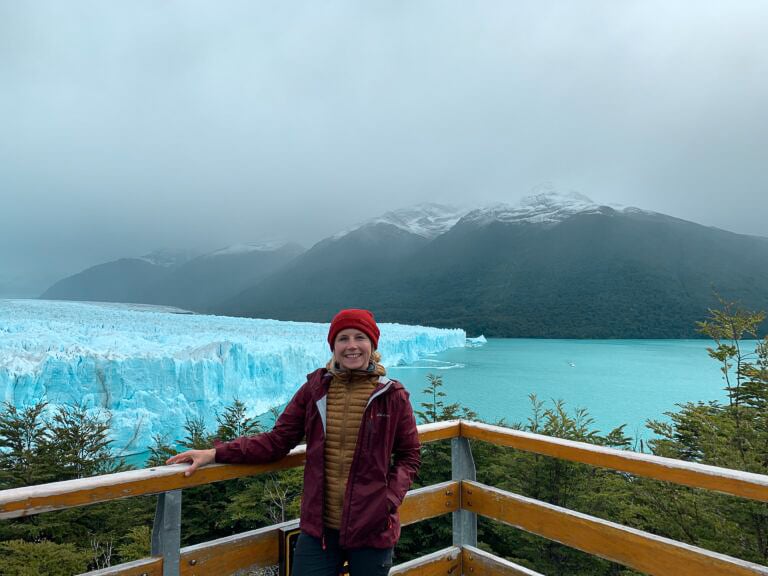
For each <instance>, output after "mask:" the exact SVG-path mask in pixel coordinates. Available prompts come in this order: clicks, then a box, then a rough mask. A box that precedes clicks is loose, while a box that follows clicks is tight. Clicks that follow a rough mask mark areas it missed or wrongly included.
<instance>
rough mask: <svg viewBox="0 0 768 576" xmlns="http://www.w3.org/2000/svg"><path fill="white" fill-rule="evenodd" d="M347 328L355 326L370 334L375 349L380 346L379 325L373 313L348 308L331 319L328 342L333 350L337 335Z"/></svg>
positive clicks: (367, 334)
mask: <svg viewBox="0 0 768 576" xmlns="http://www.w3.org/2000/svg"><path fill="white" fill-rule="evenodd" d="M347 328H355V329H357V330H360V332H363V333H364V334H365V335H366V336H368V338H370V340H371V344H373V349H374V350H376V348H378V347H379V327H378V326H376V320H374V318H373V313H372V312H370V311H368V310H360V309H357V308H347V309H346V310H342V311H341V312H339V313H338V314H336V316H334V317H333V320H331V328H330V329H329V330H328V344H330V345H331V350H333V343H334V341H335V340H336V335H337V334H338V333H339V332H341V331H342V330H345V329H347Z"/></svg>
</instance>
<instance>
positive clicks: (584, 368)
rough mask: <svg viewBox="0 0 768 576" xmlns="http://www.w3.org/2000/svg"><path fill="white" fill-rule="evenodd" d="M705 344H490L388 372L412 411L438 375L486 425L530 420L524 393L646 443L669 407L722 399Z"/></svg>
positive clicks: (720, 383)
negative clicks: (583, 411)
mask: <svg viewBox="0 0 768 576" xmlns="http://www.w3.org/2000/svg"><path fill="white" fill-rule="evenodd" d="M711 344H712V343H711V341H709V340H537V339H489V340H488V343H487V344H485V345H484V346H482V347H479V348H454V349H451V350H447V351H445V352H442V353H440V354H437V355H435V356H432V357H430V358H428V359H426V360H424V361H421V362H419V363H418V364H417V365H415V366H403V367H396V368H390V369H389V370H388V375H390V376H392V377H393V378H397V379H398V380H401V381H402V382H403V383H404V384H405V385H406V387H407V388H408V390H409V391H410V392H411V401H412V403H413V405H414V407H416V408H418V407H419V403H420V402H423V401H425V400H426V399H427V398H426V395H425V394H423V393H422V390H423V389H424V388H425V387H426V386H427V384H428V382H427V378H426V375H427V374H429V373H430V372H431V373H433V374H437V375H440V376H442V377H443V383H444V386H443V391H445V392H446V393H447V394H448V397H447V398H446V399H445V400H446V401H447V402H459V403H461V404H462V405H463V406H467V407H469V408H471V409H473V410H475V411H476V412H477V413H478V414H479V415H480V417H481V418H483V419H484V420H485V421H488V422H496V421H498V420H500V419H502V418H504V419H505V420H506V422H507V423H508V424H511V423H514V422H525V421H526V420H527V418H528V417H529V416H530V415H531V402H530V400H529V399H528V395H529V394H530V393H532V392H533V393H536V395H537V396H538V398H539V399H540V400H544V401H546V407H550V406H552V403H551V400H552V399H562V400H564V401H565V402H566V408H567V409H568V412H569V413H570V414H572V413H573V410H574V409H575V408H577V407H583V408H587V409H588V410H589V413H590V415H591V416H592V418H594V420H595V424H594V427H595V428H596V429H598V430H600V431H602V432H608V431H609V430H610V429H612V428H614V427H616V426H619V425H621V424H626V428H625V433H626V434H627V435H629V436H632V437H633V438H649V437H650V436H651V434H650V431H649V430H647V429H646V428H645V426H644V424H645V422H646V420H648V419H662V418H664V415H663V414H664V412H668V411H674V410H676V404H679V403H684V402H689V401H699V400H702V401H708V400H725V398H726V396H725V392H724V390H723V387H724V385H725V384H724V381H723V379H722V374H721V372H720V370H719V365H718V363H717V362H715V361H714V360H712V359H711V358H710V357H709V356H708V354H707V350H706V348H707V346H711Z"/></svg>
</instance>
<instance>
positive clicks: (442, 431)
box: [418, 420, 461, 444]
mask: <svg viewBox="0 0 768 576" xmlns="http://www.w3.org/2000/svg"><path fill="white" fill-rule="evenodd" d="M418 428H419V440H420V441H421V443H422V444H424V443H426V442H435V441H437V440H448V439H450V438H456V437H458V436H459V433H460V431H461V421H460V420H446V421H445V422H433V423H431V424H422V425H421V426H419V427H418Z"/></svg>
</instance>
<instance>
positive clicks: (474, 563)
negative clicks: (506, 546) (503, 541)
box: [461, 546, 544, 576]
mask: <svg viewBox="0 0 768 576" xmlns="http://www.w3.org/2000/svg"><path fill="white" fill-rule="evenodd" d="M461 568H462V570H463V572H464V574H472V576H544V575H543V574H541V573H540V572H534V571H533V570H529V569H528V568H526V567H525V566H520V565H519V564H515V563H514V562H510V561H509V560H505V559H504V558H499V557H498V556H494V555H493V554H490V553H488V552H486V551H485V550H480V548H475V547H474V546H462V548H461Z"/></svg>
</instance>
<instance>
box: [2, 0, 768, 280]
mask: <svg viewBox="0 0 768 576" xmlns="http://www.w3.org/2000/svg"><path fill="white" fill-rule="evenodd" d="M766 17H768V5H766V4H765V3H764V2H760V1H754V2H750V1H747V0H743V1H741V2H738V3H731V4H730V5H727V6H726V5H724V4H723V3H722V2H713V1H696V2H694V1H693V0H689V1H681V2H675V3H671V2H659V1H643V2H631V1H627V2H621V3H619V2H611V1H595V0H593V1H583V2H578V3H576V2H566V1H564V0H563V1H560V2H553V1H544V2H541V1H536V2H523V1H519V2H507V1H498V2H495V1H494V2H491V1H480V2H458V1H445V0H441V1H430V2H426V1H421V2H400V1H395V2H365V3H360V2H341V1H333V2H328V3H317V2H291V3H280V2H262V1H260V2H234V1H230V2H225V3H216V4H215V5H214V4H213V3H210V2H199V1H198V2H196V1H189V0H186V1H183V2H182V1H169V2H162V3H159V2H155V1H144V2H140V1H139V2H122V3H104V2H99V1H84V0H75V1H72V2H67V3H60V2H56V1H49V2H34V3H20V2H15V1H14V0H0V78H1V79H2V80H1V81H2V89H1V90H0V127H2V128H0V200H1V201H2V202H1V208H0V281H2V280H3V275H5V276H6V277H10V276H14V275H40V274H44V273H47V274H48V275H50V276H57V275H61V274H64V273H69V272H73V271H76V270H78V269H80V268H82V267H84V266H88V265H91V264H93V263H96V262H99V261H104V260H109V259H112V258H115V257H118V256H123V255H139V254H142V253H145V252H148V251H151V250H152V249H154V248H157V247H162V246H169V247H173V246H178V247H182V246H183V247H187V246H199V247H214V246H222V245H226V244H228V243H233V242H238V241H252V240H257V239H260V238H263V237H275V236H280V237H286V238H290V239H294V240H298V241H299V242H301V243H304V244H305V245H310V244H311V243H312V242H314V241H316V240H318V239H320V238H322V237H324V236H326V235H328V234H330V233H333V232H335V231H337V230H339V229H343V228H345V227H348V226H349V225H350V224H352V223H354V222H357V221H360V220H363V219H365V218H366V217H368V216H369V215H374V214H378V213H381V212H383V211H385V210H388V209H392V208H397V207H401V206H404V205H408V204H412V203H416V202H420V201H427V200H437V201H444V202H462V201H466V202H470V203H474V202H490V201H499V200H503V201H510V202H514V201H516V200H517V199H518V198H520V197H521V196H523V195H525V194H526V193H527V192H528V190H530V189H531V188H532V187H533V186H535V185H537V184H538V183H540V182H542V181H552V182H554V183H555V184H556V185H557V186H558V187H560V188H563V189H577V190H579V191H580V192H582V193H584V194H586V195H588V196H590V197H592V198H593V199H594V200H596V201H600V202H605V203H620V204H627V205H635V206H639V207H642V208H647V209H650V210H657V211H660V212H665V213H669V214H672V215H674V216H678V217H681V218H686V219H689V220H694V221H697V222H701V223H703V224H707V225H714V226H719V227H722V228H726V229H729V230H733V231H736V232H741V233H748V234H760V235H765V231H764V226H765V225H764V221H765V215H766V214H768V210H767V209H768V194H767V193H766V192H768V190H766V188H768V186H766V184H767V183H768V175H767V174H766V169H765V167H764V166H765V165H766V158H765V150H768V114H767V113H766V109H765V102H766V101H768V39H766V38H767V37H766V35H765V34H763V33H762V32H763V30H762V29H761V23H762V22H765V21H766Z"/></svg>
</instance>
